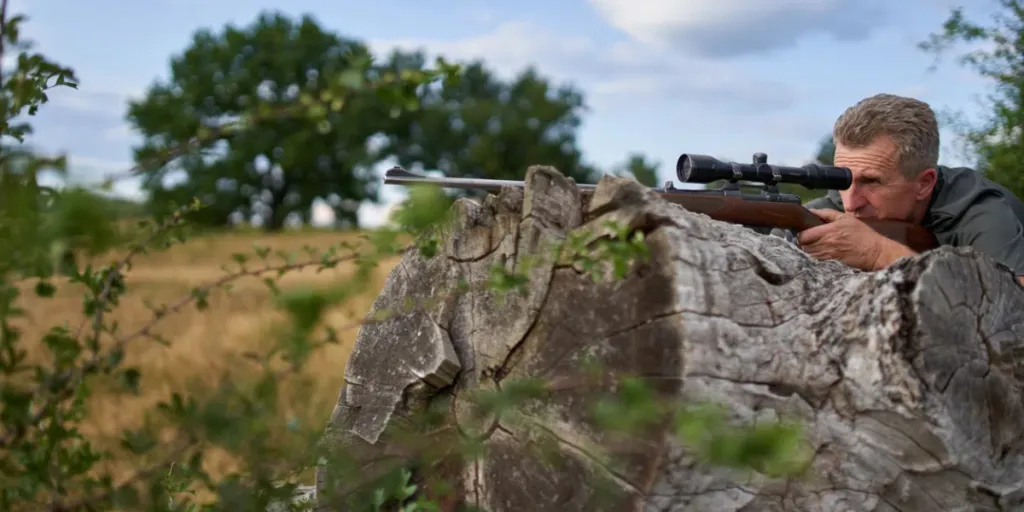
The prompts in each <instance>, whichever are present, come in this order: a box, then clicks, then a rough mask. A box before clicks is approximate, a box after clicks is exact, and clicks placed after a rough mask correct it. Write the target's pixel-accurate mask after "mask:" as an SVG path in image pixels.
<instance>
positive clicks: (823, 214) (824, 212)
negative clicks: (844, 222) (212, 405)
mask: <svg viewBox="0 0 1024 512" xmlns="http://www.w3.org/2000/svg"><path fill="white" fill-rule="evenodd" d="M810 212H811V213H813V214H814V215H815V216H817V217H818V218H819V219H821V220H823V221H825V222H832V221H834V220H836V219H838V218H839V217H842V216H843V213H842V212H837V211H835V210H829V209H827V208H825V209H820V210H819V209H811V210H810Z"/></svg>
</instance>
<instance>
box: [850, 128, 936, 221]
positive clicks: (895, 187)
mask: <svg viewBox="0 0 1024 512" xmlns="http://www.w3.org/2000/svg"><path fill="white" fill-rule="evenodd" d="M835 165H836V166H838V167H847V168H849V169H850V170H851V171H852V172H853V184H852V185H850V188H848V189H846V190H841V191H839V195H840V196H841V197H842V198H843V208H844V209H845V210H846V212H847V213H849V214H851V215H853V216H854V217H858V218H876V219H892V220H903V221H911V222H920V218H918V217H921V216H922V215H923V211H922V209H921V208H920V207H919V205H920V204H921V202H922V201H925V202H927V200H928V199H929V198H930V197H931V190H932V185H934V182H935V176H936V175H935V170H934V169H928V170H926V171H923V172H921V173H920V174H919V175H918V176H917V178H915V179H910V178H907V177H906V176H904V175H903V173H902V172H901V171H900V168H899V165H898V160H897V148H896V144H895V143H893V142H892V140H891V139H889V138H888V137H879V138H877V139H875V140H874V141H873V142H872V143H871V144H868V145H866V146H863V147H846V146H843V145H842V144H836V154H835Z"/></svg>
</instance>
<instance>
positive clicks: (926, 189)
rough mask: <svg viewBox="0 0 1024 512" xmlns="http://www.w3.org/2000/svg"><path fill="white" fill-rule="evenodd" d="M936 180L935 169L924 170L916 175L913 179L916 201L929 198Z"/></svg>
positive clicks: (937, 174) (937, 175)
mask: <svg viewBox="0 0 1024 512" xmlns="http://www.w3.org/2000/svg"><path fill="white" fill-rule="evenodd" d="M938 179H939V172H938V171H936V170H935V169H925V170H923V171H921V172H919V173H918V174H917V178H914V189H915V190H914V196H915V197H916V198H917V200H918V201H923V200H925V199H928V198H929V197H931V195H932V190H934V189H935V183H936V182H937V181H938Z"/></svg>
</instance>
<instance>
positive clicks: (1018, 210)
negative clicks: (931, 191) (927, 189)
mask: <svg viewBox="0 0 1024 512" xmlns="http://www.w3.org/2000/svg"><path fill="white" fill-rule="evenodd" d="M938 171H939V176H940V186H939V187H938V190H937V191H936V196H935V198H934V199H933V200H932V204H931V206H930V207H929V213H930V214H931V216H932V217H933V218H934V221H936V222H942V221H943V220H945V221H947V222H948V221H957V220H960V219H962V218H963V217H965V216H966V215H967V214H968V212H970V211H972V210H976V209H978V208H986V209H987V208H996V209H1001V210H1006V209H1009V210H1012V212H1013V213H1014V216H1015V217H1017V218H1018V219H1021V220H1024V203H1021V201H1020V199H1019V198H1017V196H1016V195H1014V194H1013V192H1011V191H1010V190H1009V189H1007V188H1006V187H1004V186H1002V185H1000V184H998V183H996V182H994V181H992V180H990V179H988V178H986V177H985V176H984V175H983V174H982V173H980V172H978V171H975V170H974V169H971V168H968V167H945V166H939V168H938Z"/></svg>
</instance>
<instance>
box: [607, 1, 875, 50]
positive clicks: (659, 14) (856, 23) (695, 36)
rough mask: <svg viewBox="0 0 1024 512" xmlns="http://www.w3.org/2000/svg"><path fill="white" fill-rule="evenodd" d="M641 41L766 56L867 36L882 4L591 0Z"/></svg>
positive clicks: (673, 47) (680, 48) (666, 46)
mask: <svg viewBox="0 0 1024 512" xmlns="http://www.w3.org/2000/svg"><path fill="white" fill-rule="evenodd" d="M588 1H589V3H590V4H591V5H592V6H593V7H594V9H595V10H596V11H597V12H598V13H599V14H600V15H601V16H603V17H604V18H605V20H606V21H607V22H608V23H609V24H611V25H612V26H614V27H616V28H618V29H619V30H622V31H623V32H625V33H627V34H629V35H630V36H631V37H633V38H634V39H636V40H637V41H641V42H643V43H646V44H649V45H652V46H658V47H661V48H665V49H669V48H671V49H675V50H677V51H682V52H683V53H686V54H688V55H694V56H700V57H730V56H738V55H744V54H756V53H765V52H768V51H771V50H777V49H781V48H785V47H788V46H792V45H794V44H795V43H796V42H797V41H799V40H800V39H802V38H805V37H807V36H810V35H816V34H818V35H820V34H826V35H830V36H832V37H835V38H837V39H841V40H859V39H863V38H866V37H867V36H868V35H869V34H870V33H871V32H872V31H873V30H874V29H876V28H878V27H879V26H881V25H883V23H882V22H883V21H885V20H886V19H887V18H888V17H887V16H886V15H885V14H886V12H885V11H884V10H883V6H884V5H885V3H886V2H884V1H883V0H713V1H708V0H588Z"/></svg>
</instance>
